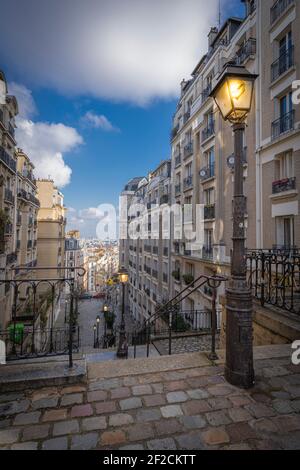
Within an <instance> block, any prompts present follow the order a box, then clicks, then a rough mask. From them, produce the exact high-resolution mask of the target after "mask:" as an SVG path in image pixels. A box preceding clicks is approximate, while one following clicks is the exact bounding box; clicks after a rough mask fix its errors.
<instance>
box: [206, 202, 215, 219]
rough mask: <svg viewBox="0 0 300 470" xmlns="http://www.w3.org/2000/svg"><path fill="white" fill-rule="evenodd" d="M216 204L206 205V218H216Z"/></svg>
mask: <svg viewBox="0 0 300 470" xmlns="http://www.w3.org/2000/svg"><path fill="white" fill-rule="evenodd" d="M215 212H216V205H215V204H208V205H206V206H204V220H210V219H214V218H215Z"/></svg>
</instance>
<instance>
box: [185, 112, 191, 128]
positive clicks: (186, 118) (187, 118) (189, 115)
mask: <svg viewBox="0 0 300 470" xmlns="http://www.w3.org/2000/svg"><path fill="white" fill-rule="evenodd" d="M190 117H191V110H190V109H188V110H187V111H186V113H184V115H183V122H184V124H185V123H186V122H187V121H188V120H189V119H190Z"/></svg>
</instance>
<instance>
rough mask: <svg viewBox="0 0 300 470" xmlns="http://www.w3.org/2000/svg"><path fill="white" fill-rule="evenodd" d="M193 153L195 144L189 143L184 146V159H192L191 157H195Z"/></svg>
mask: <svg viewBox="0 0 300 470" xmlns="http://www.w3.org/2000/svg"><path fill="white" fill-rule="evenodd" d="M193 151H194V146H193V142H189V143H187V144H186V145H185V146H184V149H183V155H184V158H188V157H190V156H191V155H193Z"/></svg>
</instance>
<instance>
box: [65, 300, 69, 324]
mask: <svg viewBox="0 0 300 470" xmlns="http://www.w3.org/2000/svg"><path fill="white" fill-rule="evenodd" d="M67 307H68V301H67V300H65V323H67Z"/></svg>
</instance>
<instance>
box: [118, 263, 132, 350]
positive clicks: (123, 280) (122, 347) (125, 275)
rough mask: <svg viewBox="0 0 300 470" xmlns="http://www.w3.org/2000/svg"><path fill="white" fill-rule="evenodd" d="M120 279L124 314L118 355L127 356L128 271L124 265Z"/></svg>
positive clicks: (119, 275)
mask: <svg viewBox="0 0 300 470" xmlns="http://www.w3.org/2000/svg"><path fill="white" fill-rule="evenodd" d="M118 277H119V281H120V283H121V285H122V316H121V325H120V336H119V346H118V351H117V357H120V358H122V357H127V354H128V351H127V347H126V332H125V285H126V283H127V282H128V277H129V276H128V271H127V269H125V268H124V267H122V268H121V269H120V270H119V272H118Z"/></svg>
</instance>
